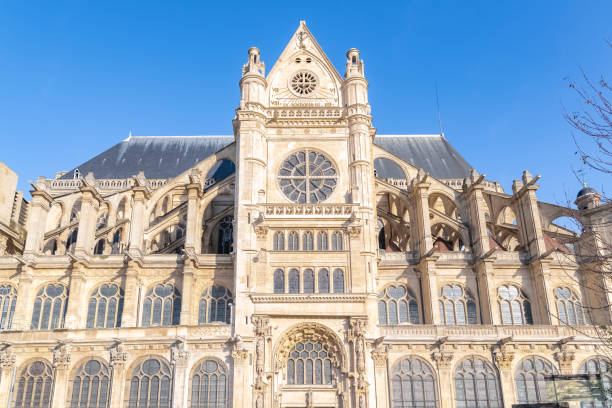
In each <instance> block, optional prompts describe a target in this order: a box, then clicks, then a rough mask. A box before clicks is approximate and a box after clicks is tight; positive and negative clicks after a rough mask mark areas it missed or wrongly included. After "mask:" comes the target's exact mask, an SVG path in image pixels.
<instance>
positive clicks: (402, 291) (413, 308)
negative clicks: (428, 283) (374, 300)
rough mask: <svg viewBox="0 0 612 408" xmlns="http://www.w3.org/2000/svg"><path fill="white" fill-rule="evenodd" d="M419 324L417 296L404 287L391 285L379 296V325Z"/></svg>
mask: <svg viewBox="0 0 612 408" xmlns="http://www.w3.org/2000/svg"><path fill="white" fill-rule="evenodd" d="M407 323H411V324H419V306H418V303H417V299H416V296H415V295H414V293H413V292H412V290H410V289H409V288H407V287H406V286H404V285H399V284H397V285H389V286H387V287H386V288H385V289H384V290H383V291H382V292H381V293H379V295H378V324H380V325H398V324H407Z"/></svg>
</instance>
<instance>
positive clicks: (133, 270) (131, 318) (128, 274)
mask: <svg viewBox="0 0 612 408" xmlns="http://www.w3.org/2000/svg"><path fill="white" fill-rule="evenodd" d="M139 274H140V267H139V265H137V264H136V263H135V262H134V261H130V262H128V265H127V267H126V269H125V287H124V296H125V297H124V299H125V301H124V303H123V315H122V316H121V327H137V326H138V308H139V306H140V284H139Z"/></svg>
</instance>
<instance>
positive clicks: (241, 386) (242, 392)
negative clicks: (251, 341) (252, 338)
mask: <svg viewBox="0 0 612 408" xmlns="http://www.w3.org/2000/svg"><path fill="white" fill-rule="evenodd" d="M240 343H242V342H241V341H236V342H235V343H234V350H233V351H232V358H233V359H234V370H233V371H234V375H233V377H232V381H233V389H234V393H233V397H234V401H233V404H232V407H234V408H251V407H252V401H251V398H250V396H251V393H250V392H248V390H249V389H250V388H251V385H252V384H251V383H250V381H249V377H250V376H249V352H248V350H246V349H245V348H243V347H242V345H241V344H240Z"/></svg>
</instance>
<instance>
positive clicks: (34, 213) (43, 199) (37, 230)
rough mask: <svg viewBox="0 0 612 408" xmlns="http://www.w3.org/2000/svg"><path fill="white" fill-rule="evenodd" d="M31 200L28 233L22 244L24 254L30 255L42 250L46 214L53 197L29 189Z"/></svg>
mask: <svg viewBox="0 0 612 408" xmlns="http://www.w3.org/2000/svg"><path fill="white" fill-rule="evenodd" d="M30 194H31V195H32V202H31V204H30V215H29V216H28V222H27V228H26V231H27V232H28V235H27V237H26V242H25V246H24V250H23V253H24V255H26V256H28V255H32V254H35V253H39V252H40V251H41V250H42V246H43V240H44V237H45V228H46V227H47V215H49V209H50V207H51V203H52V202H53V197H51V196H50V195H49V194H47V193H46V192H44V191H41V190H35V191H30Z"/></svg>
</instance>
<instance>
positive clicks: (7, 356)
mask: <svg viewBox="0 0 612 408" xmlns="http://www.w3.org/2000/svg"><path fill="white" fill-rule="evenodd" d="M16 360H17V355H16V354H15V353H13V352H12V351H11V350H9V349H8V348H6V349H4V350H2V353H1V354H0V366H1V367H2V370H6V369H10V368H13V367H14V366H15V362H16Z"/></svg>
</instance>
